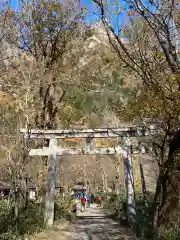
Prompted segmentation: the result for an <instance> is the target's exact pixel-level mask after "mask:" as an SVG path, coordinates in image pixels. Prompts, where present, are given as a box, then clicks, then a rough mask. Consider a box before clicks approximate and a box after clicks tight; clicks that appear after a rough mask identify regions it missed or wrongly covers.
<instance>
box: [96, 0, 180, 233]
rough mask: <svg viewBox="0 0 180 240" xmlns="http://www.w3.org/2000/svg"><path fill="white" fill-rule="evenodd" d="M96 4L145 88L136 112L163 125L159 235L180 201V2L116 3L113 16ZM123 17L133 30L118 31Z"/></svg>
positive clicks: (157, 145)
mask: <svg viewBox="0 0 180 240" xmlns="http://www.w3.org/2000/svg"><path fill="white" fill-rule="evenodd" d="M93 2H94V3H96V5H97V7H98V9H99V11H100V15H101V20H102V23H103V25H104V27H105V29H106V32H107V35H108V38H109V42H110V44H111V45H112V47H113V48H114V50H115V51H116V52H117V54H118V56H119V59H120V61H121V62H122V63H124V67H126V68H128V69H130V71H133V72H134V73H135V74H136V77H137V78H139V79H140V82H141V83H142V84H141V87H140V91H139V93H138V94H139V95H136V96H135V101H136V110H137V109H138V110H139V112H138V110H137V111H136V114H137V115H136V116H138V118H139V119H140V120H141V121H143V122H144V124H145V126H146V127H147V129H148V126H147V124H146V122H145V121H144V118H146V117H151V118H153V119H156V120H155V121H156V123H158V125H159V129H160V133H159V134H157V136H156V137H155V138H154V137H153V138H152V141H153V145H154V150H155V153H156V157H157V160H158V164H159V167H160V174H159V178H158V182H157V188H156V194H155V202H156V208H155V212H154V213H155V214H154V227H155V229H156V228H157V227H158V226H160V225H163V224H166V223H169V219H170V216H172V213H173V211H174V210H175V209H176V207H177V204H178V201H179V192H178V190H177V189H176V190H175V189H174V188H173V187H172V186H174V184H175V182H176V181H177V178H175V177H173V172H174V171H175V172H176V176H178V175H179V170H178V169H177V167H176V166H175V162H174V160H173V158H172V156H171V152H174V151H173V150H174V144H175V142H176V141H175V139H174V140H173V142H172V143H171V144H170V145H169V141H171V139H172V137H173V136H174V134H175V132H176V131H177V127H178V124H179V116H180V111H179V107H178V99H179V90H180V81H179V70H180V65H179V54H178V50H179V49H178V48H177V45H176V43H177V40H178V38H179V23H178V21H177V17H176V16H177V14H178V3H177V2H176V1H163V2H159V1H142V0H137V1H131V0H127V1H126V0H125V1H123V2H122V1H115V3H114V5H113V6H115V7H114V9H113V10H112V9H110V8H109V4H108V1H103V0H93ZM123 3H124V4H125V5H124V6H125V7H123ZM124 9H125V10H124ZM112 11H113V12H112ZM113 14H114V15H113ZM122 16H126V19H127V23H128V24H126V26H123V27H122V23H121V25H120V24H117V25H115V24H114V23H115V21H114V20H117V21H116V22H118V23H119V20H121V19H122ZM142 101H143V102H142ZM138 104H139V107H137V106H138ZM131 107H132V108H131ZM131 107H130V108H129V111H131V113H132V112H133V114H134V113H135V107H133V106H132V105H131ZM137 112H138V113H137ZM151 137H152V136H151ZM168 148H170V152H169V156H167V149H168ZM171 148H172V149H171ZM176 150H177V148H176ZM170 189H171V190H170ZM173 189H174V190H173ZM175 199H176V200H175ZM174 203H176V204H174ZM165 216H166V217H165Z"/></svg>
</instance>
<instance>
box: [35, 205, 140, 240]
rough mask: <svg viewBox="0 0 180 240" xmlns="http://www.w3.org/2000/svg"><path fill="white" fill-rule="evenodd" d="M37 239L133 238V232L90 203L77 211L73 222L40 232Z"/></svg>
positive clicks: (117, 239) (121, 239)
mask: <svg viewBox="0 0 180 240" xmlns="http://www.w3.org/2000/svg"><path fill="white" fill-rule="evenodd" d="M33 239H37V240H45V239H47V240H135V239H136V238H135V237H133V234H132V233H131V232H130V231H128V230H127V229H125V228H123V227H121V226H120V224H119V222H118V221H115V220H113V219H112V218H110V214H104V211H103V209H101V208H99V207H98V206H97V205H92V206H91V208H90V209H87V210H86V212H84V213H79V214H78V216H77V220H76V222H75V223H74V224H67V225H66V226H64V228H63V229H62V226H57V228H56V229H54V230H52V231H48V232H46V233H40V234H39V235H37V236H35V237H34V238H33Z"/></svg>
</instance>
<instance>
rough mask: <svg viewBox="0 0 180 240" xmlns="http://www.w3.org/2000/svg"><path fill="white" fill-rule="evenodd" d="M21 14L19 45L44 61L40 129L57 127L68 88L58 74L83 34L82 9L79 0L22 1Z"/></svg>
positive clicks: (37, 58) (40, 91)
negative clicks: (58, 115) (66, 0)
mask: <svg viewBox="0 0 180 240" xmlns="http://www.w3.org/2000/svg"><path fill="white" fill-rule="evenodd" d="M20 15H21V18H20V19H21V20H20V22H19V23H18V27H19V33H20V38H19V39H20V48H22V49H23V50H25V51H27V52H28V53H30V54H31V55H32V56H33V57H34V58H35V59H36V61H43V62H44V64H45V66H44V67H45V72H44V76H43V78H42V79H41V81H40V85H39V95H40V99H41V101H42V110H41V112H40V113H38V114H37V116H36V119H35V121H36V124H37V126H39V127H41V128H54V127H56V120H55V118H56V114H57V112H58V106H57V105H58V103H59V102H60V101H61V100H62V99H63V97H64V95H65V92H66V88H67V87H66V88H64V89H61V88H60V86H58V81H57V79H58V73H59V72H60V71H59V70H60V69H61V70H62V66H63V64H64V62H65V61H66V60H65V56H68V54H69V51H70V50H71V49H72V46H73V41H75V39H77V37H79V36H80V35H81V32H80V30H81V28H80V25H81V19H82V18H83V9H82V8H81V6H80V5H79V3H78V2H73V1H68V2H67V3H65V4H61V3H60V2H59V1H56V0H53V1H44V0H41V1H33V2H31V3H28V4H26V3H24V1H22V2H21V4H20Z"/></svg>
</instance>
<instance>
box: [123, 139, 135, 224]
mask: <svg viewBox="0 0 180 240" xmlns="http://www.w3.org/2000/svg"><path fill="white" fill-rule="evenodd" d="M123 158H124V174H125V185H126V194H127V217H128V221H129V222H132V221H134V218H135V216H136V208H135V194H134V179H133V168H132V157H131V145H130V139H129V138H124V143H123Z"/></svg>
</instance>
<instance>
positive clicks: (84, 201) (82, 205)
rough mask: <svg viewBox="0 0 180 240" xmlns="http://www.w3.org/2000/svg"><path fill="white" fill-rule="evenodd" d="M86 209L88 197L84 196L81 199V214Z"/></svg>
mask: <svg viewBox="0 0 180 240" xmlns="http://www.w3.org/2000/svg"><path fill="white" fill-rule="evenodd" d="M85 207H86V197H85V195H84V194H83V196H82V198H81V212H84V211H85Z"/></svg>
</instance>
